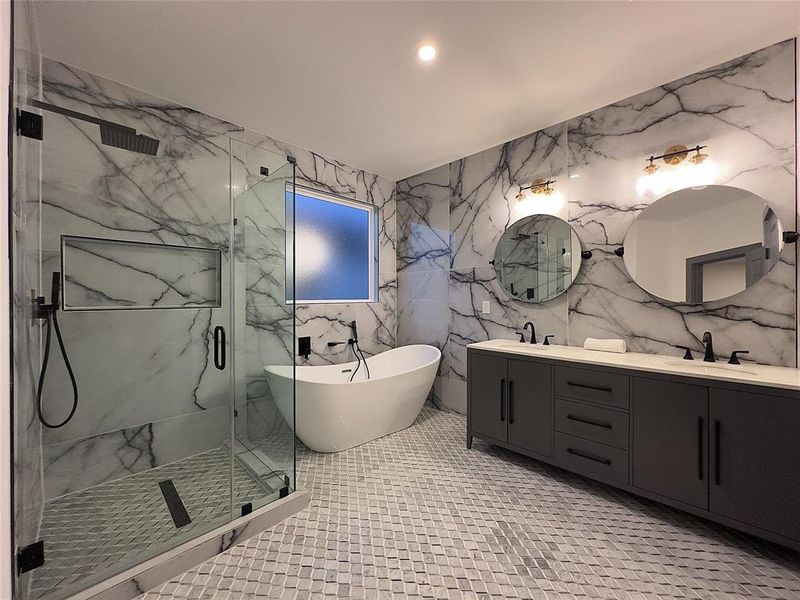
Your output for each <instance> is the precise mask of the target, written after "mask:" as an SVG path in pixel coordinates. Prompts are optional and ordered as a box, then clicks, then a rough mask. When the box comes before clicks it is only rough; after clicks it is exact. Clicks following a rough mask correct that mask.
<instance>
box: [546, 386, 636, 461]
mask: <svg viewBox="0 0 800 600" xmlns="http://www.w3.org/2000/svg"><path fill="white" fill-rule="evenodd" d="M629 428H630V421H629V418H628V413H623V412H619V411H616V410H610V409H608V408H602V407H600V406H591V405H589V404H581V403H580V402H572V401H571V400H564V399H562V398H557V399H556V430H557V431H561V432H562V433H569V434H572V435H577V436H579V437H582V438H587V439H590V440H594V441H595V442H600V443H601V444H608V445H609V446H616V447H617V448H626V449H627V447H628V431H629Z"/></svg>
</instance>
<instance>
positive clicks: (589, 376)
mask: <svg viewBox="0 0 800 600" xmlns="http://www.w3.org/2000/svg"><path fill="white" fill-rule="evenodd" d="M554 383H555V395H556V396H561V397H563V398H572V399H574V400H586V401H588V402H598V403H600V404H608V405H609V406H616V407H617V408H624V409H626V410H627V408H628V383H629V382H628V376H627V375H620V374H618V373H607V372H604V371H590V370H588V369H576V368H575V367H556V368H555V381H554Z"/></svg>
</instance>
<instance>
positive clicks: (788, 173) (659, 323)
mask: <svg viewBox="0 0 800 600" xmlns="http://www.w3.org/2000/svg"><path fill="white" fill-rule="evenodd" d="M793 64H794V42H793V41H791V40H790V41H788V42H784V43H782V44H776V45H774V46H770V47H769V48H766V49H764V50H761V51H759V52H755V53H753V54H749V55H747V56H743V57H740V58H737V59H735V60H732V61H729V62H727V63H724V64H722V65H719V66H717V67H713V68H711V69H708V70H706V71H703V72H701V73H697V74H695V75H692V76H689V77H686V78H684V79H681V80H679V81H676V82H673V83H670V84H667V85H664V86H661V87H659V88H656V89H653V90H650V91H648V92H645V93H643V94H640V95H638V96H634V97H633V98H629V99H627V100H623V101H621V102H618V103H615V104H612V105H610V106H607V107H604V108H601V109H599V110H596V111H593V112H591V113H588V114H586V115H583V116H581V117H578V118H576V119H572V120H571V121H570V122H569V132H568V137H569V151H570V172H571V174H577V175H579V177H578V178H576V179H572V180H570V195H569V218H570V222H571V223H572V225H573V226H574V227H575V229H576V230H577V232H578V235H579V236H580V237H581V239H582V240H583V242H584V244H588V245H589V246H590V247H595V248H597V249H598V250H599V251H597V252H595V258H593V259H592V260H591V261H589V264H588V266H587V268H586V269H584V270H583V271H582V273H581V274H580V275H579V277H578V280H577V282H576V285H574V286H573V287H572V288H570V290H569V292H568V295H569V298H570V321H569V325H570V329H569V334H570V343H571V344H573V345H581V344H582V343H583V340H584V339H585V338H586V337H587V336H601V337H624V338H626V339H627V340H628V342H629V347H630V348H631V350H634V351H639V352H653V353H671V352H674V348H673V346H674V345H675V344H681V345H689V346H692V347H700V338H701V337H702V334H703V332H704V331H706V330H708V331H712V332H713V333H714V336H715V340H714V341H715V348H716V350H717V351H718V352H719V353H720V354H728V353H730V352H731V351H732V350H735V349H739V348H747V349H749V350H750V351H751V355H750V356H749V357H748V358H751V359H753V360H756V361H758V362H761V363H766V364H775V365H785V366H794V365H795V364H796V353H795V335H796V333H795V332H796V318H795V311H796V275H795V247H794V246H792V245H789V246H786V248H785V249H784V251H783V252H782V254H781V258H780V262H779V264H778V265H777V266H776V268H775V269H773V271H772V272H771V273H770V274H769V275H768V276H767V277H765V278H764V279H763V280H761V281H760V282H759V283H757V284H756V285H754V286H752V287H751V288H749V289H748V290H746V291H744V292H742V293H740V294H737V295H736V296H734V297H733V298H730V299H727V300H723V301H719V302H709V303H705V304H703V305H694V306H689V305H685V304H674V303H669V302H664V301H662V300H659V299H657V298H654V297H652V296H650V295H648V294H647V293H645V292H644V291H642V290H641V289H640V288H639V287H638V286H637V285H636V284H635V283H634V282H633V281H632V280H631V279H630V277H629V276H628V274H627V271H626V270H625V267H624V265H623V263H622V260H621V259H619V258H617V257H616V256H614V255H613V254H611V253H610V252H609V251H610V250H612V249H613V248H614V247H616V246H617V245H621V244H622V241H623V239H624V236H625V233H626V232H627V230H628V228H629V227H630V225H631V223H632V222H633V220H634V219H635V218H636V216H637V214H638V213H639V212H640V211H641V210H642V209H644V208H645V207H647V206H648V205H649V204H650V203H651V202H653V201H654V200H655V198H652V197H649V196H639V195H637V193H636V179H637V178H638V177H639V176H640V171H641V165H643V164H644V158H645V157H647V156H649V155H651V154H660V153H661V152H663V151H664V149H665V148H667V147H668V146H670V145H672V144H675V143H682V144H684V145H688V146H692V145H695V144H701V145H702V144H706V145H708V148H707V150H706V152H708V153H709V154H710V155H711V156H712V158H713V160H714V161H715V162H716V164H717V165H718V168H719V176H718V182H719V183H723V184H726V185H733V186H737V187H741V188H744V189H747V190H749V191H752V192H754V193H756V194H758V195H760V196H761V197H763V198H764V199H765V200H767V201H768V202H769V203H770V204H771V205H772V206H773V207H774V208H775V210H776V212H777V214H778V215H779V217H780V218H781V219H782V221H783V223H784V224H785V226H788V228H790V229H792V228H794V215H795V205H796V202H795V185H794V175H795V174H794V159H795V141H794V129H793V123H794V115H795V98H794V83H793V81H794V73H793V66H792V65H793Z"/></svg>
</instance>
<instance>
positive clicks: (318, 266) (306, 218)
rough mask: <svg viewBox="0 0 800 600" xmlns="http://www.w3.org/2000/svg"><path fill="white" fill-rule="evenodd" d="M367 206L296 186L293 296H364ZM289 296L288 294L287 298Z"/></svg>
mask: <svg viewBox="0 0 800 600" xmlns="http://www.w3.org/2000/svg"><path fill="white" fill-rule="evenodd" d="M372 210H373V209H372V207H371V206H369V205H366V204H360V203H356V202H352V201H348V200H345V199H339V198H334V197H332V196H331V197H329V196H327V195H325V194H321V193H319V192H311V191H309V190H305V189H303V188H300V189H299V191H298V192H297V195H296V198H295V217H294V220H295V234H296V241H295V243H296V244H297V245H298V246H299V247H301V248H303V249H304V252H303V253H301V254H300V255H298V261H297V264H296V265H295V267H296V269H297V273H296V276H295V277H296V286H297V289H296V292H297V297H296V298H297V301H298V302H308V301H311V302H314V301H331V300H334V301H335V300H369V299H370V297H371V291H372V286H371V283H370V282H371V277H372V276H371V270H372V269H373V267H374V251H375V249H374V245H373V243H372V242H373V240H372V238H373V235H372V231H371V230H372V225H373V220H374V219H373V216H372ZM288 299H291V298H290V297H288V296H287V300H288Z"/></svg>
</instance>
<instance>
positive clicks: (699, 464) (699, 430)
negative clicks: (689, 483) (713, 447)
mask: <svg viewBox="0 0 800 600" xmlns="http://www.w3.org/2000/svg"><path fill="white" fill-rule="evenodd" d="M704 425H705V421H704V420H703V417H698V419H697V478H698V479H700V480H701V481H702V480H703V429H704Z"/></svg>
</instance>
